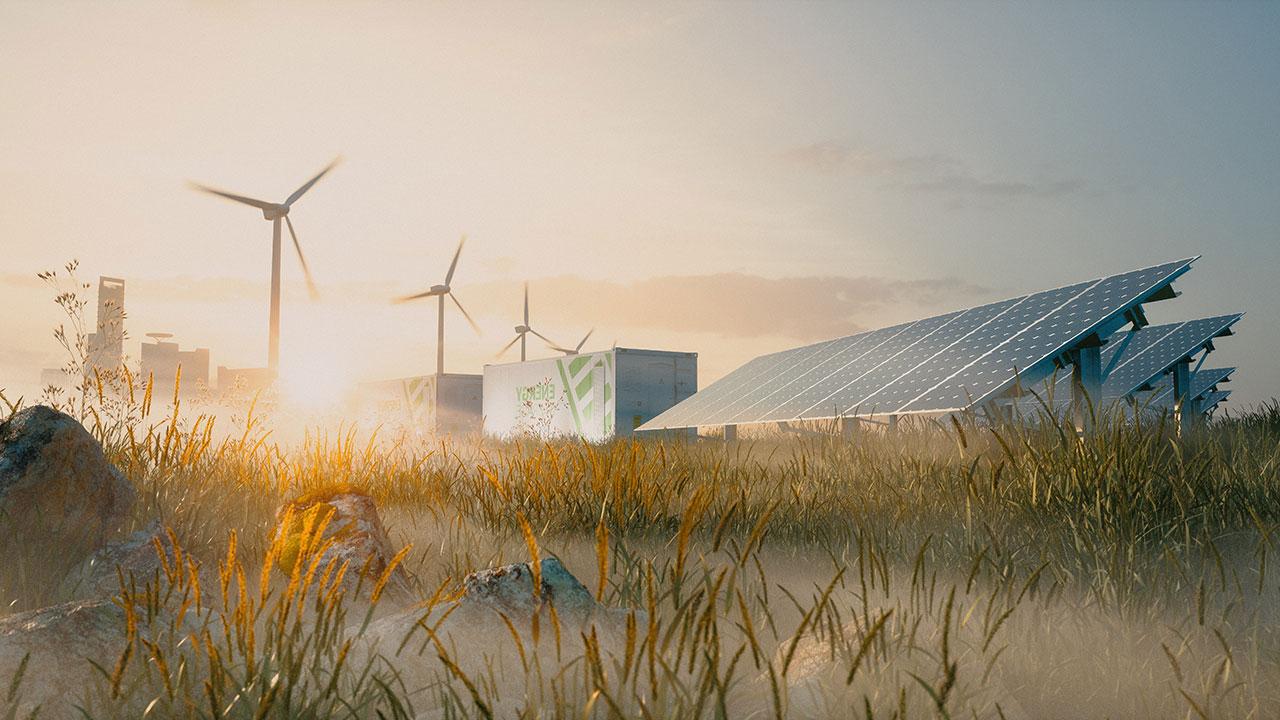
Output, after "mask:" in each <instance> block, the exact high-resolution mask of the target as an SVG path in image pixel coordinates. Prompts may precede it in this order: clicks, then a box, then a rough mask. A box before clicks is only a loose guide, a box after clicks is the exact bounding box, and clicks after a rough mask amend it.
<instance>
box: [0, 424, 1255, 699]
mask: <svg viewBox="0 0 1280 720" xmlns="http://www.w3.org/2000/svg"><path fill="white" fill-rule="evenodd" d="M102 417H103V416H102V415H99V416H98V417H97V419H95V417H94V416H93V415H90V416H89V417H87V419H86V422H85V424H86V426H87V427H89V428H90V430H91V431H92V432H94V434H95V435H96V436H98V437H99V438H100V439H101V440H102V441H103V443H104V446H105V447H106V449H107V452H108V455H109V457H110V458H111V459H112V460H113V461H114V462H115V463H116V464H117V465H118V466H119V467H120V468H121V469H122V470H123V471H124V472H125V473H126V474H127V476H128V477H129V478H130V479H131V480H132V481H133V482H134V483H135V485H136V486H137V488H138V489H139V492H140V495H141V498H142V502H140V504H139V508H138V510H137V513H136V518H135V525H136V526H137V527H141V526H142V525H144V524H145V523H146V522H147V521H149V520H150V519H151V518H154V517H159V518H161V519H162V520H163V522H164V523H165V524H166V525H167V526H168V527H170V528H172V530H173V532H174V534H175V536H176V538H177V540H178V542H179V544H180V546H181V547H182V548H183V551H184V552H185V553H186V558H187V559H186V560H184V563H183V564H184V565H185V564H191V565H192V567H194V564H195V563H199V564H200V565H201V566H202V567H203V568H204V570H202V571H200V572H196V571H194V570H190V569H188V570H183V569H182V568H179V567H174V568H173V569H172V570H171V572H170V573H169V574H168V576H167V577H161V578H157V579H154V581H153V582H150V583H147V582H145V581H139V583H138V584H137V586H136V587H135V588H134V589H133V590H131V591H129V592H125V593H124V596H123V598H122V599H121V600H120V602H121V603H123V604H124V605H125V606H127V607H129V608H131V613H132V614H133V616H134V617H136V619H137V622H138V623H139V624H140V625H141V626H142V627H143V628H144V629H143V630H141V631H139V632H137V633H134V634H132V635H131V641H130V643H129V649H128V650H126V649H125V648H121V655H120V656H115V657H105V658H102V659H101V661H100V665H101V666H102V672H101V673H99V675H100V677H99V682H98V683H97V684H96V686H94V687H91V688H87V689H86V691H85V698H84V700H83V707H84V708H85V710H86V711H87V713H88V714H89V715H90V716H92V717H136V716H138V715H139V714H142V713H143V712H144V711H147V712H148V714H149V716H152V717H171V716H190V717H214V716H218V717H245V718H250V717H281V718H283V717H368V718H376V717H388V718H390V717H440V718H445V717H484V716H495V717H514V716H524V717H566V718H567V717H575V718H578V717H602V718H603V717H618V716H622V717H665V718H681V717H695V716H696V717H701V716H706V717H761V718H767V717H868V718H869V717H882V718H892V717H899V718H904V717H910V718H915V717H951V718H972V717H978V718H987V717H1006V718H1018V717H1021V718H1076V717H1112V718H1146V717H1150V718H1169V717H1191V718H1199V717H1204V718H1264V717H1268V716H1271V715H1272V714H1273V713H1274V709H1275V708H1276V707H1280V637H1277V629H1278V628H1280V624H1278V621H1280V593H1278V592H1277V590H1278V583H1280V575H1277V572H1276V568H1274V567H1272V566H1273V564H1274V560H1273V556H1274V553H1273V550H1274V547H1273V546H1274V544H1275V538H1274V537H1273V535H1274V533H1275V531H1276V528H1277V527H1278V525H1280V484H1278V482H1277V481H1278V480H1280V408H1278V407H1277V406H1276V405H1274V404H1273V405H1269V406H1264V407H1262V408H1260V409H1258V410H1255V411H1251V412H1246V413H1242V414H1240V415H1237V416H1234V417H1228V418H1222V419H1218V420H1215V421H1214V422H1213V423H1212V424H1211V425H1210V426H1209V427H1208V428H1206V429H1205V430H1204V432H1202V433H1200V434H1198V435H1196V436H1194V437H1188V438H1184V439H1182V440H1177V439H1176V438H1175V437H1174V436H1173V434H1172V432H1171V430H1172V429H1171V427H1169V426H1167V425H1165V424H1163V423H1159V422H1157V423H1155V424H1149V425H1141V426H1135V425H1133V424H1128V423H1124V422H1122V421H1119V420H1117V419H1114V418H1104V419H1103V420H1102V421H1101V422H1100V424H1099V427H1098V429H1097V432H1096V433H1095V434H1094V435H1092V436H1089V437H1087V438H1085V439H1083V440H1080V439H1077V438H1076V437H1075V436H1074V434H1072V433H1069V432H1067V431H1064V430H1063V429H1062V428H1060V427H1059V426H1057V425H1055V424H1053V423H1048V422H1046V423H1042V424H1041V425H1039V426H1038V427H1034V428H1033V427H1016V428H1015V427H1004V428H987V427H982V426H980V425H978V424H976V423H974V422H959V423H956V424H954V425H952V424H945V425H944V424H939V423H932V422H927V423H915V424H907V425H904V426H903V427H902V428H900V429H899V431H897V432H896V433H893V434H883V433H872V432H867V433H863V434H860V435H859V436H858V437H857V439H856V441H855V442H852V443H849V442H844V441H841V440H839V439H838V438H835V437H810V438H796V437H780V438H766V439H759V440H755V441H742V442H738V443H733V444H724V443H721V442H714V441H712V442H708V441H701V442H674V441H668V442H656V441H655V442H624V441H618V442H613V443H610V444H606V445H600V446H592V445H585V444H581V443H574V442H559V443H550V444H543V443H535V442H528V443H495V442H482V441H479V440H478V439H472V440H462V441H457V442H439V443H436V444H431V445H426V446H420V445H415V444H413V443H410V442H407V441H400V442H396V441H391V440H385V439H383V440H380V439H378V438H376V437H375V438H373V439H369V438H363V437H358V433H356V432H354V431H344V430H342V429H331V430H330V431H328V432H322V431H317V432H312V433H311V434H309V436H308V437H307V439H306V440H304V441H302V442H298V443H291V444H289V445H278V444H276V443H275V442H274V441H273V440H272V436H271V434H270V429H269V422H268V423H263V422H260V421H253V420H250V421H245V420H244V419H243V418H240V419H238V420H237V421H235V423H234V424H235V427H228V426H227V425H228V423H222V425H221V426H219V423H220V422H222V421H217V422H214V421H212V420H211V419H210V418H209V417H185V416H183V415H182V414H181V413H180V412H177V411H174V412H173V413H172V414H171V415H169V416H167V417H165V418H156V417H153V416H151V415H150V414H147V415H145V416H144V415H143V414H142V413H141V412H135V411H130V412H126V413H122V414H120V415H118V416H117V417H116V419H115V420H110V421H104V420H103V419H102ZM343 484H347V485H353V486H356V487H359V488H362V489H364V490H366V491H367V492H368V493H370V494H371V495H372V496H374V497H375V498H376V499H377V500H378V502H379V505H380V508H381V511H382V513H383V516H384V520H385V521H386V523H387V524H388V526H389V529H390V532H391V535H392V539H393V541H394V542H395V543H396V544H398V545H401V546H404V545H411V546H412V549H411V550H410V551H409V553H408V555H407V556H406V558H405V561H404V567H405V568H406V569H407V570H408V571H409V573H410V574H411V576H412V577H413V580H414V583H415V585H416V587H417V594H418V595H419V596H420V597H421V599H422V600H423V603H422V604H421V605H420V606H419V607H420V608H421V612H423V613H424V614H426V612H427V608H426V607H425V605H426V601H427V600H428V599H430V598H433V597H434V598H435V599H436V600H437V601H438V600H439V599H440V598H442V597H445V596H448V595H449V594H450V593H451V592H453V591H454V590H455V589H456V588H457V587H459V585H460V581H461V579H462V578H463V577H464V576H465V575H466V574H467V573H468V572H471V571H473V570H476V569H480V568H484V567H487V566H490V565H493V564H499V563H506V562H518V561H523V560H526V559H528V556H529V552H530V548H529V543H528V542H527V540H526V537H525V534H524V532H523V530H522V527H524V526H525V525H526V524H527V526H528V527H529V528H530V529H531V531H532V535H533V536H534V537H535V538H536V547H537V551H538V552H540V553H542V554H543V555H547V554H554V555H557V556H559V557H560V558H562V560H563V561H564V563H565V565H566V566H567V567H568V568H569V569H570V570H571V571H572V572H573V573H574V574H576V575H577V576H578V577H579V578H580V579H581V580H582V581H583V583H584V584H585V585H586V586H587V587H588V588H590V589H591V591H592V592H593V593H598V597H599V598H600V600H601V602H603V603H604V604H606V605H609V606H615V607H622V608H633V609H635V610H637V611H638V612H636V613H633V614H632V619H631V620H630V621H628V622H627V623H625V630H623V631H620V632H619V633H615V636H613V637H608V636H607V635H608V633H604V632H603V631H602V634H600V635H598V636H594V637H593V636H592V634H590V633H588V634H586V635H585V636H582V635H578V636H577V637H566V638H563V643H561V638H560V637H559V634H558V633H559V628H557V642H556V644H555V645H551V646H548V644H547V640H546V637H545V635H546V633H547V631H546V630H545V628H544V637H543V638H542V640H541V642H537V641H535V642H534V644H533V645H532V646H530V647H528V648H525V647H524V646H523V645H522V646H521V647H520V648H519V649H518V650H519V658H518V661H513V660H512V657H514V656H513V655H512V654H511V650H512V646H513V645H515V644H519V643H517V642H516V641H514V640H513V637H512V635H513V634H512V633H508V629H507V628H505V627H496V628H493V629H492V630H491V632H490V634H488V635H484V636H481V637H477V638H476V639H475V643H474V644H473V645H472V646H464V647H457V646H455V645H448V644H435V645H433V644H431V643H426V642H423V643H417V642H413V643H406V645H405V648H404V649H401V651H400V652H399V654H396V653H395V652H394V649H393V650H392V651H390V652H388V651H387V650H386V647H385V646H379V648H378V649H379V651H380V654H378V653H373V654H371V653H370V652H369V651H368V650H367V647H366V645H365V644H362V642H361V640H360V639H359V636H360V634H361V633H360V631H361V628H362V627H368V626H369V624H370V623H374V624H376V623H377V622H378V620H379V618H381V617H382V616H383V615H386V614H388V613H390V612H391V609H390V608H389V607H384V606H385V605H386V604H387V603H386V601H385V600H383V601H382V602H380V603H378V604H377V605H376V606H374V607H369V606H368V605H367V604H366V603H363V602H360V601H356V600H354V599H349V598H346V597H345V596H344V594H343V593H342V592H340V591H337V590H335V589H334V587H331V586H332V580H331V579H330V580H329V581H325V580H324V579H322V578H320V576H319V574H317V575H316V576H315V577H312V578H310V579H308V578H307V577H306V575H305V573H302V574H301V575H299V574H298V573H295V575H294V576H293V577H292V578H290V577H289V575H288V574H287V573H283V572H277V571H274V570H270V569H267V570H266V571H264V569H263V568H264V564H267V565H270V564H271V563H272V562H274V560H275V559H277V558H278V556H279V548H277V547H274V546H273V544H272V536H273V528H274V526H275V511H276V508H277V507H278V506H280V505H281V504H282V503H283V502H285V501H287V500H289V499H291V498H293V497H296V496H298V495H300V494H302V493H306V492H309V491H313V490H317V489H323V488H325V487H331V486H335V485H343ZM233 537H234V548H229V545H230V544H232V540H231V539H232V538H233ZM229 550H230V552H229ZM7 557H9V558H13V559H14V561H13V562H12V563H11V564H10V566H9V567H8V568H6V571H5V572H4V573H3V574H2V575H3V576H2V577H0V592H3V598H0V599H3V601H4V603H5V605H6V606H7V607H8V608H9V609H10V610H11V611H18V610H22V609H26V608H33V607H39V606H43V605H47V604H51V603H54V602H58V601H60V600H62V599H64V598H62V597H59V595H58V592H59V591H58V590H57V589H56V588H57V586H58V581H59V580H60V577H59V576H58V572H60V569H59V568H58V564H57V562H55V561H54V560H55V559H54V558H51V557H50V556H49V555H48V554H47V553H45V554H43V555H42V554H41V553H40V552H38V551H35V550H31V551H29V552H27V553H26V554H25V555H24V554H22V553H18V554H11V555H9V556H7ZM215 568H216V569H215ZM601 569H603V574H602V573H601ZM326 582H328V584H327V585H326V584H325V583H326ZM197 594H198V595H199V599H198V600H197V599H196V598H195V596H196V595H197ZM178 617H181V618H182V620H181V621H179V620H177V619H175V618H178ZM576 633H577V631H576V630H573V631H572V633H570V631H569V630H566V635H570V634H576ZM557 646H560V647H558V648H557ZM548 647H550V649H548ZM526 650H527V651H528V657H526V652H525V651H526ZM557 650H558V652H557ZM490 651H491V652H490ZM455 655H456V657H455ZM18 680H19V681H20V680H21V678H18ZM4 684H6V679H3V678H0V685H4ZM10 689H11V691H12V692H11V693H10V697H11V698H12V697H17V696H20V694H21V690H22V687H21V682H18V683H17V684H16V685H13V687H11V688H10Z"/></svg>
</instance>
